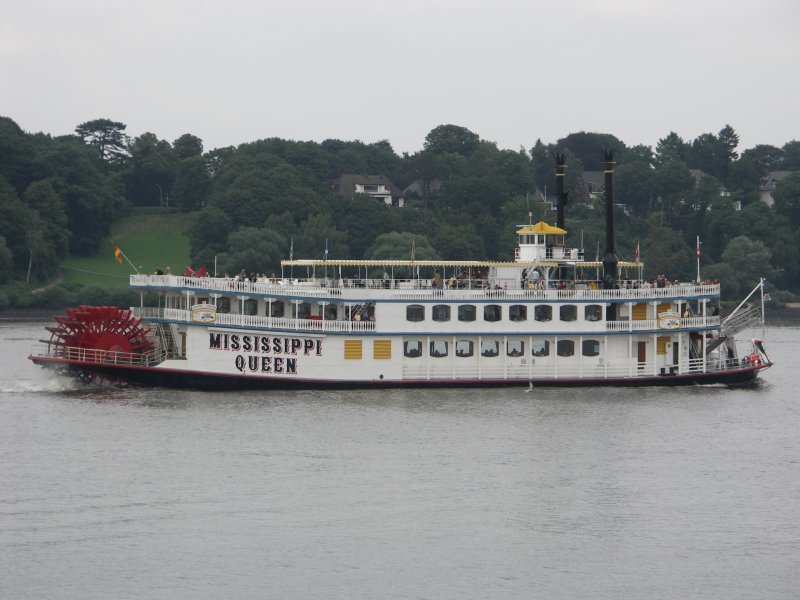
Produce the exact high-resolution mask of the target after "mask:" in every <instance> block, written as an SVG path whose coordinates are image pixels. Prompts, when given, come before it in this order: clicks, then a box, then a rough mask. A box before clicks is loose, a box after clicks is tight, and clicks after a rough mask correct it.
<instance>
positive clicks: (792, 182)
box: [773, 172, 800, 229]
mask: <svg viewBox="0 0 800 600" xmlns="http://www.w3.org/2000/svg"><path fill="white" fill-rule="evenodd" d="M773 198H774V200H775V204H774V206H773V208H774V209H775V212H776V213H777V214H779V215H782V216H784V217H786V218H787V219H788V220H789V223H790V224H791V226H792V228H794V229H797V228H798V227H800V172H796V173H791V174H789V175H787V176H786V177H785V178H784V179H783V181H781V182H780V183H778V186H777V187H776V189H775V193H774V194H773Z"/></svg>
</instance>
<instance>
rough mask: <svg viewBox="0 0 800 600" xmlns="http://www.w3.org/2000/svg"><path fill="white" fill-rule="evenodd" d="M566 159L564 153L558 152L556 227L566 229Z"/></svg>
mask: <svg viewBox="0 0 800 600" xmlns="http://www.w3.org/2000/svg"><path fill="white" fill-rule="evenodd" d="M565 160H566V156H565V155H564V154H556V227H560V228H561V229H564V208H565V207H566V205H567V194H565V193H564V179H565V177H566V168H567V165H566V162H565Z"/></svg>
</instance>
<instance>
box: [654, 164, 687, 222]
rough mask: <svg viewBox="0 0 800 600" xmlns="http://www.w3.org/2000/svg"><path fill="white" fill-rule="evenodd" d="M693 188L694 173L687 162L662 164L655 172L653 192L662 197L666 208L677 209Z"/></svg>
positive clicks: (657, 196)
mask: <svg viewBox="0 0 800 600" xmlns="http://www.w3.org/2000/svg"><path fill="white" fill-rule="evenodd" d="M693 188H694V179H693V178H692V174H691V173H690V172H689V168H688V167H687V166H686V163H684V162H681V161H679V160H671V161H669V162H667V163H665V164H663V165H660V166H659V167H658V168H656V170H655V173H654V174H653V194H654V195H655V196H656V198H660V199H661V203H662V206H664V208H665V209H669V210H671V211H676V210H677V209H678V208H679V206H680V203H681V201H682V200H685V199H686V198H687V196H688V195H689V192H691V191H692V189H693Z"/></svg>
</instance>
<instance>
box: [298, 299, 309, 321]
mask: <svg viewBox="0 0 800 600" xmlns="http://www.w3.org/2000/svg"><path fill="white" fill-rule="evenodd" d="M310 316H311V304H310V303H309V302H301V303H300V304H298V305H297V318H298V319H307V318H308V317H310Z"/></svg>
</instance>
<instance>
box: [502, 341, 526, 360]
mask: <svg viewBox="0 0 800 600" xmlns="http://www.w3.org/2000/svg"><path fill="white" fill-rule="evenodd" d="M506 355H508V356H513V357H517V356H524V355H525V342H523V341H522V340H508V342H507V343H506Z"/></svg>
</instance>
